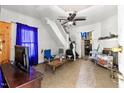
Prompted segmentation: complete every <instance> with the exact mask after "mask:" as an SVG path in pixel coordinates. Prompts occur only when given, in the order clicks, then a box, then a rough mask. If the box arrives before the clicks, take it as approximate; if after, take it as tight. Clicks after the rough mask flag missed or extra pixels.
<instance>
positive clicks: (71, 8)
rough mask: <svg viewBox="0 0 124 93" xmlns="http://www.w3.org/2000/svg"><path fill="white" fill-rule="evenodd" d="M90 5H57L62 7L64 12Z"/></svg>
mask: <svg viewBox="0 0 124 93" xmlns="http://www.w3.org/2000/svg"><path fill="white" fill-rule="evenodd" d="M91 6H92V5H59V7H60V8H62V9H63V10H64V11H65V12H70V11H78V12H79V11H81V10H84V9H86V8H89V7H91Z"/></svg>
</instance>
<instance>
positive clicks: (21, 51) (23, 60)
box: [14, 45, 30, 72]
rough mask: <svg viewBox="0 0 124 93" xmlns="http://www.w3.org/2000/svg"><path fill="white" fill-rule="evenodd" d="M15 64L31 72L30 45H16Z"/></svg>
mask: <svg viewBox="0 0 124 93" xmlns="http://www.w3.org/2000/svg"><path fill="white" fill-rule="evenodd" d="M14 64H15V65H16V66H17V67H18V68H20V69H22V70H24V71H26V72H29V70H30V66H29V53H28V47H25V46H18V45H16V46H15V62H14Z"/></svg>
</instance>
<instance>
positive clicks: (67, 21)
mask: <svg viewBox="0 0 124 93" xmlns="http://www.w3.org/2000/svg"><path fill="white" fill-rule="evenodd" d="M68 22H69V21H66V22H64V23H62V24H61V25H64V24H66V23H68Z"/></svg>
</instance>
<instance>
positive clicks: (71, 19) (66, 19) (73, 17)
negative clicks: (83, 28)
mask: <svg viewBox="0 0 124 93" xmlns="http://www.w3.org/2000/svg"><path fill="white" fill-rule="evenodd" d="M76 16H77V11H74V12H73V13H69V16H68V17H64V16H61V17H59V18H57V20H59V21H60V22H61V21H64V22H63V23H62V25H65V24H66V23H71V24H73V25H76V21H84V20H86V17H76Z"/></svg>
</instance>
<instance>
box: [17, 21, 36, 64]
mask: <svg viewBox="0 0 124 93" xmlns="http://www.w3.org/2000/svg"><path fill="white" fill-rule="evenodd" d="M16 30H17V32H16V45H21V46H26V47H28V48H29V63H30V66H32V65H36V64H38V31H37V28H35V27H31V26H28V25H24V24H21V23H17V29H16Z"/></svg>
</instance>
